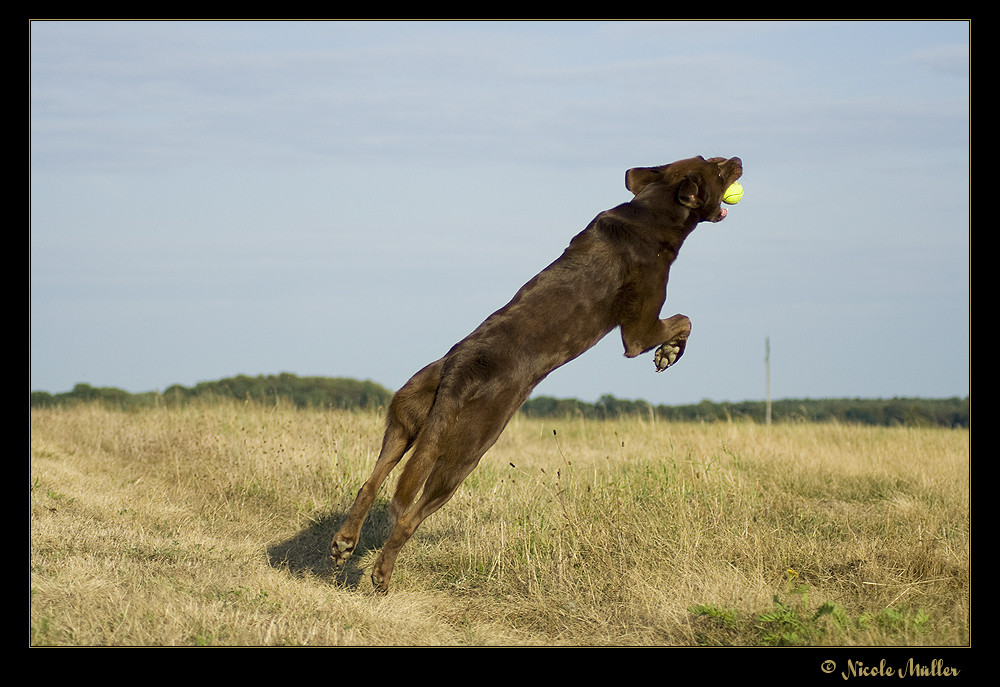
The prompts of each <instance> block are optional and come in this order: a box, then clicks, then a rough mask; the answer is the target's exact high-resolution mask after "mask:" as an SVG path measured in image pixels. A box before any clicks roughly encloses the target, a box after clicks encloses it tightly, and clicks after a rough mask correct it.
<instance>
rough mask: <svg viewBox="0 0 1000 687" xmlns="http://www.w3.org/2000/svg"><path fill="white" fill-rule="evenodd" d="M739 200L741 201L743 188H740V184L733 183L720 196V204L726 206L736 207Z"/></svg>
mask: <svg viewBox="0 0 1000 687" xmlns="http://www.w3.org/2000/svg"><path fill="white" fill-rule="evenodd" d="M741 200H743V187H742V186H740V182H738V181H734V182H733V183H732V185H731V186H730V187H729V188H727V189H726V192H725V193H723V194H722V202H723V203H725V204H726V205H736V204H737V203H738V202H740V201H741Z"/></svg>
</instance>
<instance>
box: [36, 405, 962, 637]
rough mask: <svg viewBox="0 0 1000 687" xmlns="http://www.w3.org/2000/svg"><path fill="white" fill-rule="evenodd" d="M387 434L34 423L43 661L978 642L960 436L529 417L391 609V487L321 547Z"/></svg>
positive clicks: (405, 560) (300, 413)
mask: <svg viewBox="0 0 1000 687" xmlns="http://www.w3.org/2000/svg"><path fill="white" fill-rule="evenodd" d="M381 429H382V419H381V417H379V416H378V415H375V414H371V413H354V412H337V411H304V410H296V409H293V408H290V407H283V406H278V407H264V406H259V405H253V404H241V403H221V404H215V405H194V406H189V407H185V408H170V409H168V408H158V409H152V410H143V411H137V412H123V411H117V410H109V409H106V408H103V407H100V406H98V405H80V406H76V407H73V408H67V409H54V410H32V411H31V448H30V458H29V473H30V474H29V501H30V523H29V524H30V560H29V570H30V572H29V585H30V589H29V595H30V602H29V628H28V632H29V643H30V644H32V645H35V646H41V645H118V646H136V645H145V646H167V645H178V646H194V645H215V646H222V645H253V646H261V645H420V646H435V645H633V646H696V645H710V646H711V645H739V646H753V645H774V644H798V645H841V646H852V645H853V646H857V645H879V646H922V645H923V646H932V645H933V646H964V645H968V644H969V641H970V639H969V638H970V617H969V614H970V564H969V558H970V510H969V509H970V505H969V500H970V498H969V491H970V484H969V479H970V478H969V462H970V458H969V433H968V431H966V430H942V429H913V428H872V427H853V426H841V425H808V424H802V425H792V424H788V425H774V426H771V427H765V426H760V425H754V424H749V423H731V424H727V423H717V424H701V425H694V424H673V423H662V422H661V423H652V422H648V421H641V420H637V419H623V420H621V421H604V422H591V421H582V420H572V419H569V420H528V419H525V418H522V417H517V418H515V420H514V421H513V422H512V423H511V425H510V427H508V429H507V431H506V432H505V434H504V435H503V436H502V437H501V439H500V441H499V442H498V443H497V445H496V446H495V447H494V448H493V449H491V451H490V452H489V453H487V455H486V457H485V458H484V459H483V461H482V463H481V465H480V466H479V468H478V469H477V470H476V471H475V472H473V474H472V475H471V476H470V478H469V479H468V480H467V481H466V482H465V483H464V484H463V486H462V487H461V489H460V490H459V492H458V493H457V494H456V496H455V498H454V499H453V500H452V501H451V502H449V503H448V504H447V505H446V506H445V507H444V508H443V509H442V510H440V511H439V512H438V513H436V514H435V515H433V516H432V517H431V518H430V519H428V520H427V521H426V522H425V523H424V524H423V526H422V527H421V529H420V530H418V532H417V534H416V535H415V536H414V538H413V539H412V540H411V541H410V542H409V543H408V544H407V546H406V547H405V548H404V550H403V553H402V555H401V557H400V560H399V564H398V566H397V569H396V574H395V576H394V577H393V588H392V590H391V591H390V593H389V595H387V596H377V595H375V594H373V593H372V592H371V585H370V583H369V581H368V578H367V577H368V573H369V571H370V567H371V564H372V562H373V560H374V556H375V554H376V553H377V551H378V547H379V546H380V545H381V543H382V541H383V540H384V538H385V536H386V534H387V531H388V529H387V528H388V526H389V523H388V520H387V513H386V503H387V500H388V498H389V496H390V494H391V492H390V491H389V489H391V487H392V486H393V484H394V480H393V479H392V478H390V481H389V483H388V484H387V487H386V489H384V490H383V493H382V495H381V497H380V500H379V502H378V503H377V504H376V507H375V508H374V509H373V512H372V514H371V516H370V517H369V520H368V523H367V524H366V528H365V531H364V534H363V539H362V542H361V545H360V546H359V548H358V551H357V553H356V554H355V557H354V559H352V561H351V562H350V563H349V564H348V566H347V568H346V569H345V570H343V571H341V572H339V573H338V572H337V571H335V570H333V569H332V568H331V565H330V561H329V543H330V538H331V537H332V535H333V533H334V532H335V531H336V529H337V526H338V525H339V522H340V519H341V518H342V516H343V515H344V513H345V512H346V509H347V507H348V506H349V504H350V502H351V501H352V500H353V496H354V494H355V492H356V491H357V489H358V487H359V486H360V485H361V483H362V482H363V481H364V479H365V478H366V477H367V476H368V473H369V471H370V469H371V467H372V465H373V463H374V460H375V458H376V455H377V451H378V447H379V444H380V441H381Z"/></svg>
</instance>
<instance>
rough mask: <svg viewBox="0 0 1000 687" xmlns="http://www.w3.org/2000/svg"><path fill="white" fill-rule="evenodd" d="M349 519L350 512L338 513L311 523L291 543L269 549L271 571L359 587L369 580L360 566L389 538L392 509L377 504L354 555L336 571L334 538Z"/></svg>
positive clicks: (287, 542)
mask: <svg viewBox="0 0 1000 687" xmlns="http://www.w3.org/2000/svg"><path fill="white" fill-rule="evenodd" d="M346 517H347V509H346V508H345V509H344V510H337V511H334V512H332V513H329V514H328V515H325V516H323V517H321V518H319V519H314V520H312V521H311V522H310V523H309V525H308V527H306V528H305V529H304V530H302V531H301V532H299V533H298V534H296V535H294V536H293V537H291V538H290V539H286V540H285V541H282V542H278V543H276V544H272V545H270V546H268V547H267V559H268V562H269V563H270V564H271V566H272V567H275V568H283V569H286V570H288V572H290V573H291V574H292V575H296V576H304V575H314V576H316V577H320V578H324V579H329V580H330V581H331V582H335V583H337V584H342V585H344V586H347V587H358V586H359V585H360V584H361V582H362V580H366V579H367V571H366V570H364V569H363V568H362V566H361V565H359V561H361V560H363V559H364V558H365V554H366V553H367V552H369V551H373V550H375V549H378V548H380V547H381V546H382V544H383V543H385V540H386V538H387V537H388V536H389V530H390V529H391V526H392V522H391V518H390V516H389V505H388V503H385V502H377V503H375V504H374V505H373V506H372V508H371V511H369V513H368V519H367V520H365V525H364V527H363V528H362V529H361V538H360V540H359V541H358V545H357V547H356V548H355V550H354V554H353V555H352V556H351V558H350V559H349V560H348V561H347V563H346V564H345V565H344V566H343V568H337V567H336V566H335V565H334V564H333V560H332V559H331V558H330V546H331V542H332V540H333V535H334V534H336V533H337V530H338V529H339V528H340V524H341V523H342V522H343V521H344V520H345V519H346Z"/></svg>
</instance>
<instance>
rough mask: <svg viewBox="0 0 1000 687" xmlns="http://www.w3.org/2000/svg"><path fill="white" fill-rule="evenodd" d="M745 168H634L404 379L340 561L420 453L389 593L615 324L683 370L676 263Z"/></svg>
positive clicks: (403, 492)
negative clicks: (514, 284) (467, 487)
mask: <svg viewBox="0 0 1000 687" xmlns="http://www.w3.org/2000/svg"><path fill="white" fill-rule="evenodd" d="M742 173H743V164H742V162H741V161H740V159H739V158H736V157H734V158H732V159H729V160H727V159H725V158H719V157H714V158H710V159H708V160H706V159H704V158H701V157H696V158H692V159H689V160H681V161H680V162H674V163H673V164H669V165H663V166H661V167H639V168H635V169H630V170H628V172H626V174H625V186H626V188H628V190H629V191H631V192H632V193H633V194H635V198H633V199H632V200H631V201H630V202H628V203H624V204H622V205H619V206H618V207H616V208H614V209H612V210H607V211H606V212H602V213H601V214H599V215H598V216H597V217H596V218H595V219H594V221H592V222H591V223H590V225H589V226H588V227H587V228H586V229H584V230H583V231H582V232H580V233H579V234H577V235H576V236H575V237H574V238H573V240H572V241H570V244H569V247H567V248H566V250H565V251H564V252H563V254H562V256H561V257H560V258H559V259H558V260H556V261H555V262H553V263H552V264H551V265H549V266H548V267H546V268H545V269H544V270H542V271H541V272H540V273H539V274H538V275H537V276H535V277H534V278H533V279H532V280H531V281H529V282H528V283H527V284H525V285H524V286H522V287H521V290H520V291H518V292H517V294H515V296H514V298H513V300H511V301H510V303H508V304H507V305H505V306H504V307H503V308H501V309H500V310H498V311H496V312H495V313H493V314H492V315H490V316H489V317H488V318H487V319H486V321H485V322H483V323H482V324H481V325H479V327H478V328H477V329H476V330H475V331H474V332H472V333H471V334H469V336H467V337H466V338H464V339H463V340H462V341H459V342H458V343H457V344H455V346H453V347H452V349H451V350H450V351H448V353H447V355H445V356H444V357H443V358H441V359H440V360H438V361H436V362H433V363H431V364H430V365H428V366H427V367H425V368H424V369H422V370H420V371H419V372H418V373H417V374H415V375H414V376H413V377H412V378H411V379H410V381H408V382H407V383H406V384H405V385H403V388H401V389H400V390H399V391H398V392H396V395H395V396H393V399H392V401H391V403H390V404H389V411H388V417H387V420H386V425H387V426H386V431H385V436H384V438H383V439H382V450H381V453H380V454H379V457H378V461H377V462H376V464H375V469H374V471H373V472H372V475H371V477H370V478H369V479H368V481H367V482H365V484H364V486H362V487H361V490H360V491H359V492H358V495H357V498H356V499H355V501H354V505H353V507H352V508H351V511H350V513H349V514H348V516H347V520H346V521H345V522H344V524H343V525H342V526H341V528H340V531H339V532H337V534H336V535H335V536H334V538H333V559H334V561H335V563H336V564H337V565H342V564H343V563H344V562H345V561H346V560H347V559H348V558H349V557H350V556H351V553H353V551H354V547H355V546H356V545H357V543H358V537H359V536H360V533H361V525H362V524H363V523H364V521H365V518H366V517H367V514H368V510H369V508H370V507H371V505H372V502H373V501H374V500H375V496H376V494H377V493H378V490H379V489H380V488H381V486H382V483H383V482H384V481H385V478H386V476H387V475H388V474H389V472H390V471H391V470H392V469H393V468H394V467H395V466H396V464H397V463H398V462H399V461H400V459H401V458H402V457H403V454H405V453H406V452H407V451H408V450H409V449H410V448H412V449H413V454H412V455H411V457H410V459H409V461H408V462H407V464H406V467H405V469H404V470H403V473H402V475H401V476H400V478H399V484H398V485H397V487H396V493H395V495H394V497H393V500H392V505H391V507H390V512H391V514H392V518H393V520H394V521H395V525H394V528H393V530H392V533H391V534H390V535H389V538H388V540H387V541H386V543H385V546H384V547H383V549H382V552H381V554H380V555H379V557H378V559H377V560H376V561H375V567H374V569H373V571H372V584H374V586H375V589H376V590H377V591H380V592H385V591H386V590H387V589H388V587H389V578H390V577H391V576H392V570H393V566H394V565H395V563H396V557H397V556H398V554H399V550H400V549H401V548H402V546H403V544H405V543H406V541H407V540H408V539H409V538H410V537H411V536H412V535H413V533H414V531H415V530H416V529H417V527H418V526H419V525H420V523H421V522H423V520H424V519H425V518H426V517H427V516H429V515H430V514H431V513H433V512H434V511H436V510H437V509H438V508H440V507H441V506H443V505H444V504H445V503H446V502H447V501H448V499H450V498H451V496H452V494H454V493H455V490H456V489H457V488H458V485H459V484H461V482H462V480H464V479H465V478H466V476H468V474H469V473H470V472H472V470H473V468H475V467H476V465H478V464H479V460H480V458H482V456H483V454H484V453H486V451H487V449H489V448H490V446H492V445H493V443H494V442H495V441H496V440H497V438H498V437H499V436H500V433H501V432H502V431H503V429H504V427H506V426H507V422H508V421H509V420H510V418H511V416H512V415H513V414H514V412H515V411H516V410H517V409H518V408H519V407H520V406H521V404H522V403H524V401H525V400H526V399H527V398H528V395H529V394H530V393H531V390H532V389H534V388H535V386H536V385H537V384H538V383H539V382H540V381H542V380H543V379H544V378H545V376H546V375H548V374H549V373H550V372H552V370H554V369H556V368H557V367H559V366H560V365H563V364H565V363H567V362H569V361H570V360H573V358H576V357H577V356H578V355H580V354H581V353H583V352H584V351H586V350H587V349H589V348H590V347H592V346H593V345H594V344H596V343H597V342H598V341H600V340H601V339H602V338H603V337H604V335H605V334H607V333H608V332H610V331H611V330H612V329H614V328H615V327H620V328H621V334H622V343H623V344H624V345H625V356H626V357H629V358H634V357H635V356H637V355H639V354H641V353H645V352H646V351H649V350H651V349H653V348H657V347H658V349H657V351H656V354H655V355H654V362H655V365H656V369H657V371H662V370H665V369H666V368H667V367H669V366H670V365H673V364H674V363H675V362H676V361H677V359H678V358H680V357H681V355H683V353H684V347H685V345H686V343H687V338H688V335H689V334H690V332H691V321H690V320H689V319H688V318H687V317H685V316H684V315H674V316H673V317H668V318H667V319H665V320H661V319H660V308H661V307H663V302H664V300H666V286H667V276H668V273H669V270H670V265H671V263H673V261H674V259H675V258H676V257H677V251H678V250H680V247H681V244H682V243H683V242H684V239H686V238H687V236H688V234H690V233H691V232H692V231H693V230H694V228H695V226H696V225H697V224H698V223H699V222H704V221H708V222H718V221H719V220H721V219H723V218H724V217H725V216H726V210H725V209H723V208H722V207H721V206H720V203H721V201H722V194H723V193H724V192H725V190H726V189H727V188H729V185H730V184H732V183H733V182H734V181H736V180H737V179H739V178H740V175H741V174H742ZM421 487H423V491H422V493H420V498H419V499H417V494H418V492H420V491H421Z"/></svg>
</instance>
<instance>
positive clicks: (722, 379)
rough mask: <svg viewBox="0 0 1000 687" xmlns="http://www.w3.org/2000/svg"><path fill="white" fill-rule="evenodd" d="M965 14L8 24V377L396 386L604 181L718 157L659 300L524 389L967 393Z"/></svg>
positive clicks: (556, 238) (499, 298) (477, 318)
mask: <svg viewBox="0 0 1000 687" xmlns="http://www.w3.org/2000/svg"><path fill="white" fill-rule="evenodd" d="M970 30H971V25H970V24H969V23H967V22H960V21H954V22H929V21H923V22H916V21H913V22H707V23H698V22H665V21H664V22H511V23H506V22H469V23H466V22H443V23H442V22H398V23H395V22H372V23H358V22H33V23H31V24H30V38H31V94H30V97H31V102H30V105H31V115H30V119H31V134H30V136H31V165H30V167H31V169H30V173H31V199H30V209H31V227H30V255H29V265H30V270H31V274H30V306H31V310H30V387H31V389H33V390H34V389H40V390H46V391H51V392H60V391H66V390H69V389H71V388H72V387H73V385H74V384H76V383H78V382H85V383H89V384H93V385H95V386H116V387H120V388H123V389H127V390H129V391H150V390H155V389H159V390H162V389H165V388H166V387H168V386H170V385H172V384H183V385H186V386H187V385H193V384H195V383H197V382H199V381H206V380H214V379H219V378H222V377H227V376H231V375H236V374H248V375H258V374H276V373H279V372H292V373H295V374H298V375H302V376H306V375H320V376H331V377H335V376H344V377H355V378H358V379H371V380H374V381H376V382H378V383H380V384H384V385H385V386H387V387H389V388H393V389H395V388H398V387H399V386H400V385H402V384H403V383H404V382H405V381H406V380H407V379H408V378H409V376H410V375H411V374H413V373H414V372H416V371H417V370H418V369H419V368H420V367H422V366H423V365H424V364H426V363H428V362H430V361H432V360H434V359H436V358H438V357H440V356H441V355H442V354H443V353H444V352H446V351H447V350H448V348H450V347H451V345H452V344H454V343H455V342H456V341H458V340H459V339H461V338H462V337H464V336H465V335H466V334H468V333H469V332H470V331H471V330H472V329H474V328H475V327H476V326H477V325H478V324H479V323H480V322H481V321H482V320H483V319H485V318H486V317H487V316H488V315H489V314H490V313H491V312H493V311H494V310H496V309H497V308H499V307H501V306H503V305H504V304H505V303H506V302H507V301H508V300H509V299H510V297H511V296H513V294H514V292H515V291H516V290H517V289H518V288H519V287H520V286H521V285H522V284H523V283H524V282H525V281H527V280H528V279H529V278H530V277H532V276H533V275H534V274H536V273H537V272H538V271H539V270H540V269H542V268H544V267H545V266H546V265H547V264H549V263H550V262H551V261H552V260H553V259H555V258H556V257H557V256H558V255H559V254H560V253H561V251H562V249H563V248H564V247H565V246H566V244H567V243H568V242H569V240H570V239H571V238H572V237H573V236H574V235H575V234H576V233H578V232H579V231H581V230H582V229H583V228H584V227H585V226H586V225H587V223H588V222H590V220H591V219H593V217H594V216H595V215H596V214H597V213H599V212H601V211H602V210H605V209H608V208H610V207H613V206H615V205H617V204H619V203H622V202H625V201H627V200H628V199H629V198H630V194H629V193H628V192H627V191H626V190H625V187H624V175H625V170H626V169H628V168H629V167H634V166H646V165H656V164H663V163H666V162H671V161H673V160H677V159H681V158H685V157H691V156H694V155H705V156H710V155H722V156H727V157H729V156H733V155H736V156H739V157H741V158H742V159H743V162H744V166H745V173H744V178H743V184H744V188H745V189H746V194H745V196H744V199H743V201H742V202H741V203H740V204H739V205H738V206H735V207H732V208H730V212H729V216H728V217H727V219H726V220H725V221H723V222H721V223H719V224H708V225H701V227H700V228H699V229H698V230H696V231H695V233H694V234H692V235H691V237H690V238H689V239H688V241H687V243H686V244H685V246H684V248H683V250H682V251H681V254H680V257H679V259H678V261H677V262H676V263H675V265H674V267H673V269H672V271H671V280H670V285H669V287H668V294H667V303H666V304H665V306H664V309H663V315H664V316H667V315H671V314H673V313H675V312H681V313H684V314H687V315H688V316H690V317H691V319H692V321H693V324H694V328H693V333H692V337H691V340H690V342H689V345H688V348H687V352H686V353H685V356H684V358H683V359H682V360H681V361H680V362H679V363H678V364H677V366H676V367H674V368H672V369H671V370H669V371H667V372H665V373H662V374H656V373H655V372H654V367H653V361H652V354H647V355H645V356H643V357H641V358H638V359H634V360H626V359H625V358H624V357H623V356H622V347H621V342H620V339H619V337H618V334H617V332H613V333H612V334H610V335H609V336H608V337H606V338H605V339H604V340H603V341H602V342H601V343H600V344H599V345H598V346H596V347H595V348H594V349H592V350H591V351H589V352H588V353H586V354H585V355H583V356H582V357H581V358H579V359H577V360H575V361H573V362H572V363H570V364H569V365H567V366H565V367H563V368H561V369H559V370H557V371H556V372H554V373H553V374H552V375H550V377H549V378H548V379H547V380H546V381H545V382H543V384H542V385H541V386H539V387H538V389H537V390H536V394H539V395H552V396H559V397H573V398H579V399H583V400H588V401H593V400H596V399H597V398H598V397H599V396H601V395H602V394H606V393H610V394H613V395H615V396H617V397H619V398H633V399H637V398H642V399H646V400H649V401H651V402H653V403H657V404H659V403H665V404H678V403H691V402H698V401H700V400H702V399H711V400H715V401H740V400H747V399H762V398H764V394H765V366H764V345H765V339H767V338H768V337H769V338H770V346H771V388H772V396H773V397H775V398H803V397H811V398H820V397H866V398H878V397H881V398H888V397H893V396H924V397H943V396H954V395H966V394H968V393H969V384H970V382H969V375H970V372H969V332H970V301H969V295H970V294H969V265H970V254H969V251H970V206H969V164H970V162H969V151H970V139H969V134H970V80H969V71H970V53H969V44H970Z"/></svg>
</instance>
